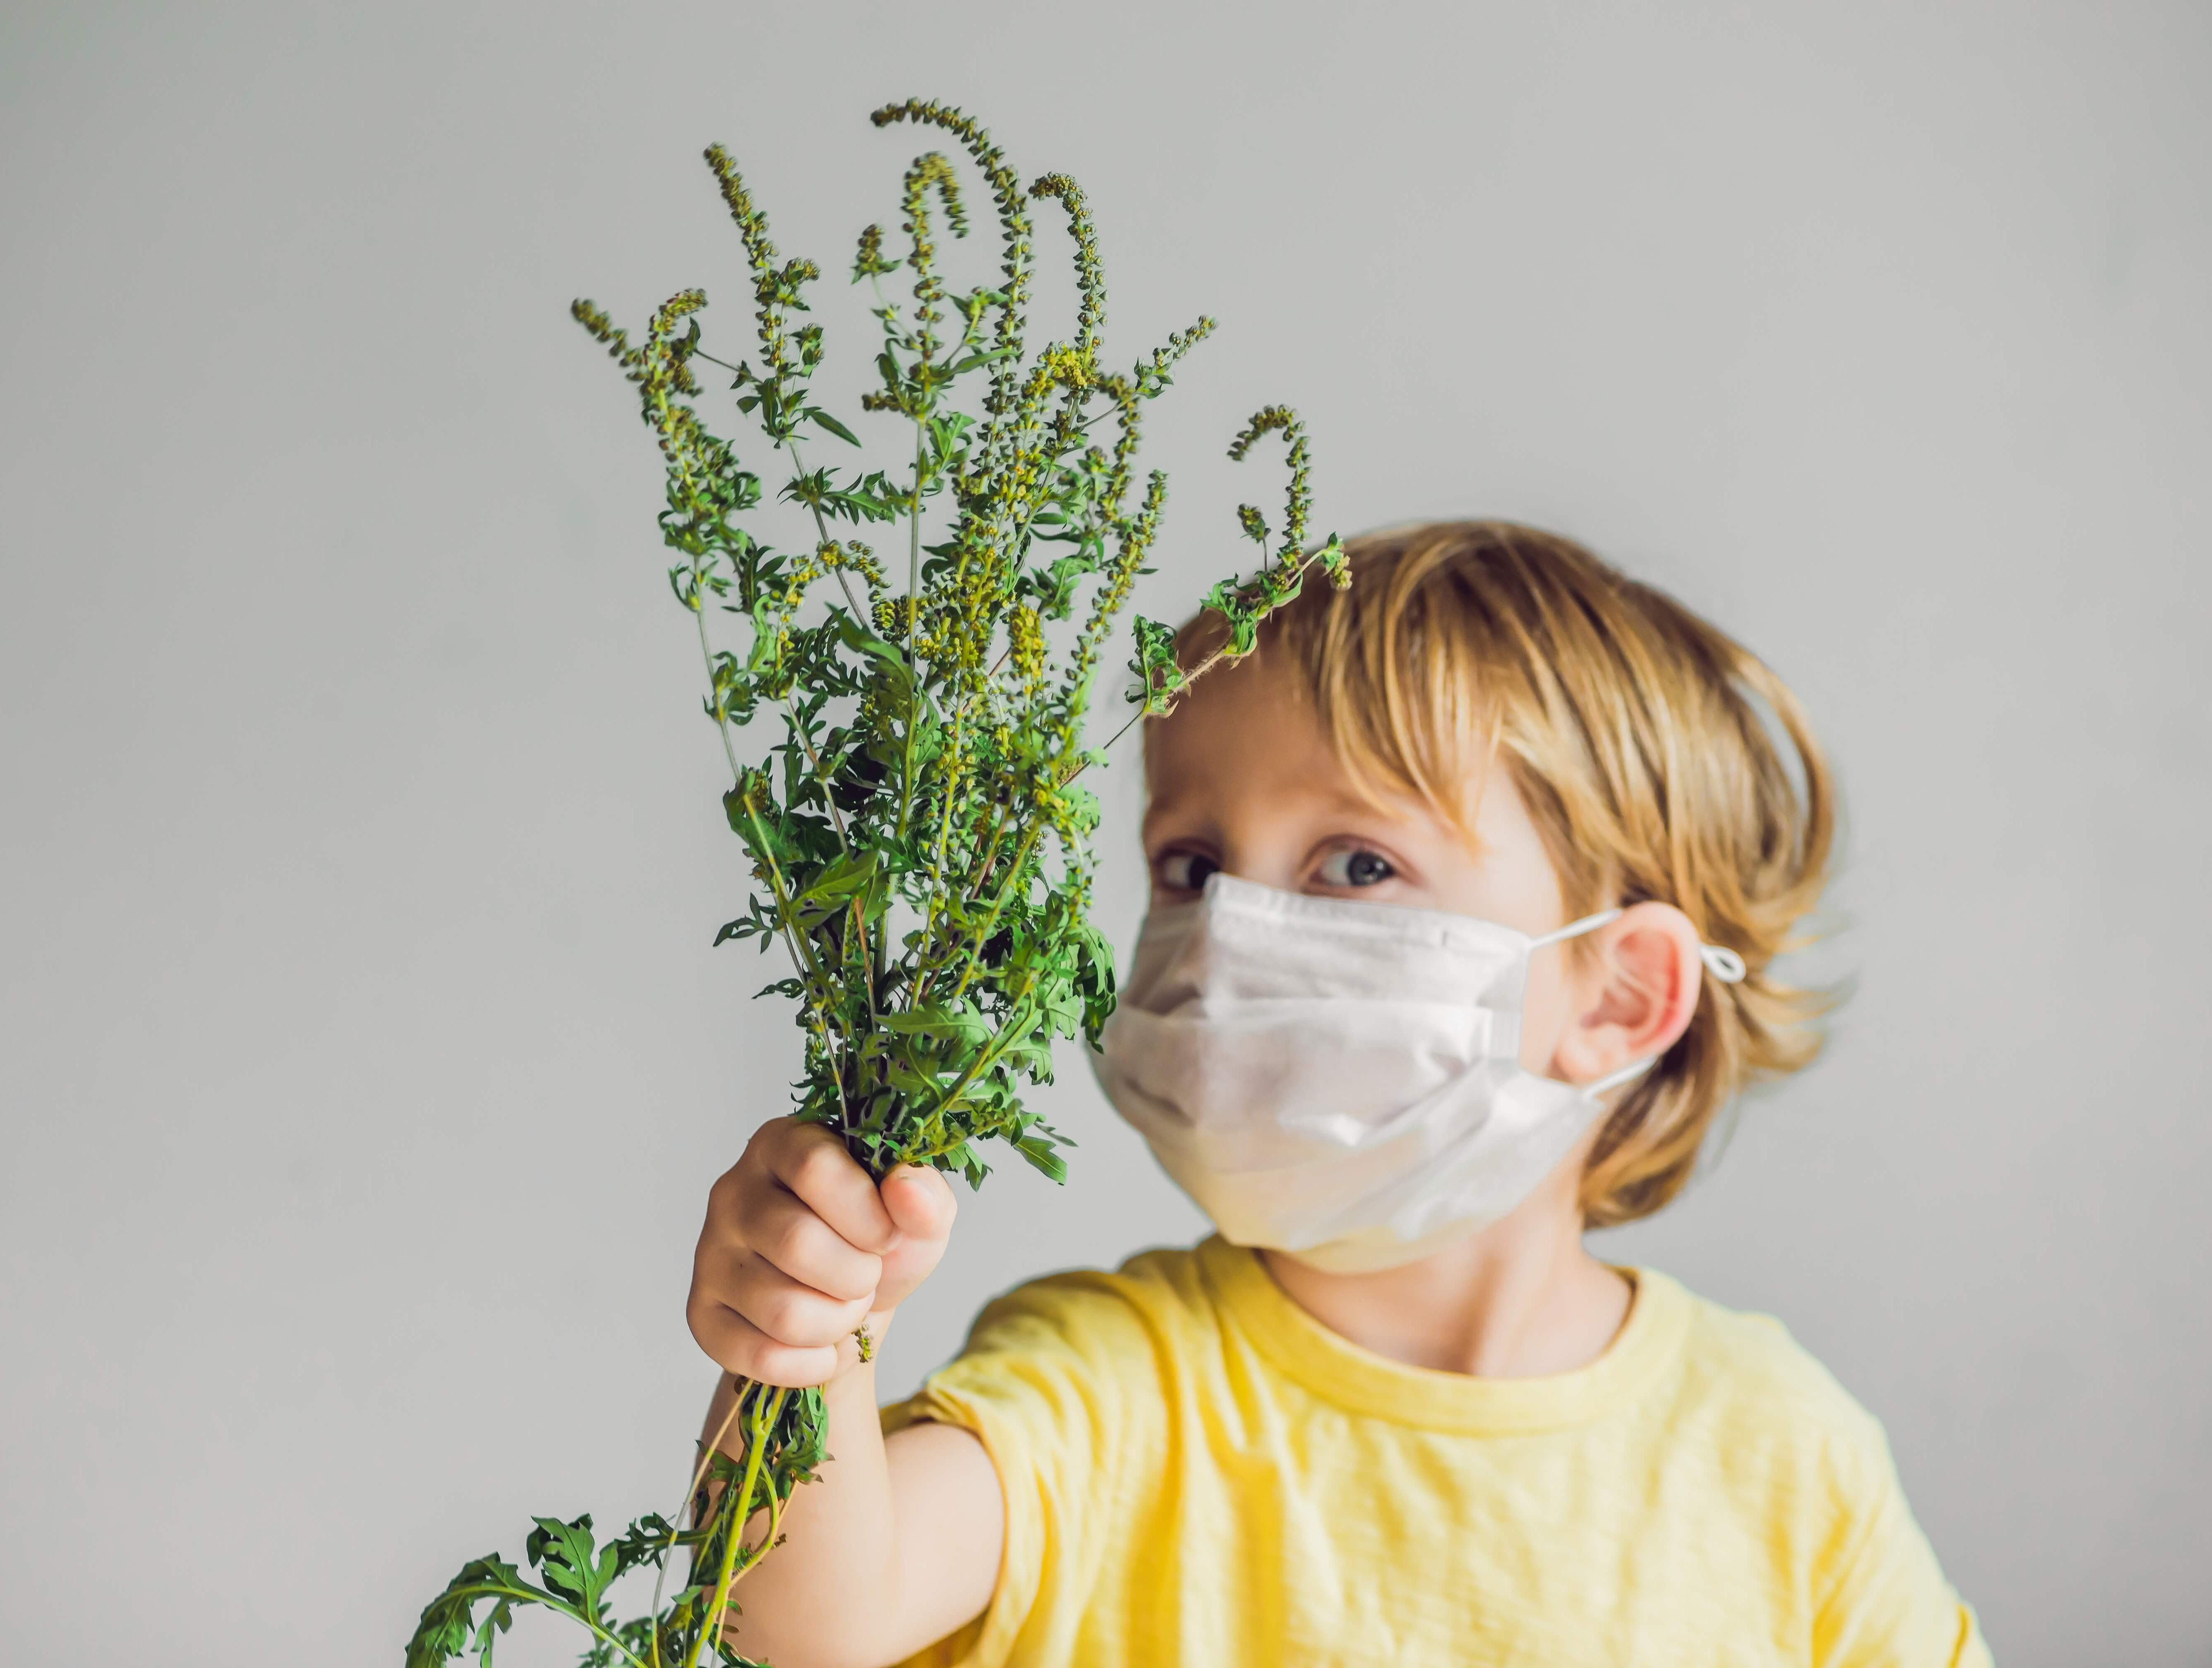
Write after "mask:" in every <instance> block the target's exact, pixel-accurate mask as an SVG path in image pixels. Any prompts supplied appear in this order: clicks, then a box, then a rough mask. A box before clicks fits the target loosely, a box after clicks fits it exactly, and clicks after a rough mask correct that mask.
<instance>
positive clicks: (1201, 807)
mask: <svg viewBox="0 0 2212 1668" xmlns="http://www.w3.org/2000/svg"><path fill="white" fill-rule="evenodd" d="M1144 731H1145V787H1146V819H1145V820H1146V825H1147V826H1148V827H1151V826H1153V825H1155V824H1157V823H1158V822H1160V821H1162V820H1163V819H1180V818H1182V817H1185V816H1191V815H1194V814H1200V813H1206V812H1211V813H1213V814H1218V815H1226V814H1235V813H1240V812H1242V811H1243V810H1279V809H1284V808H1287V807H1290V806H1293V805H1295V806H1298V807H1302V808H1305V809H1310V810H1321V811H1344V812H1353V811H1357V812H1362V813H1366V814H1369V815H1374V814H1378V813H1379V814H1381V815H1383V816H1391V817H1407V816H1421V817H1432V816H1435V814H1436V813H1435V810H1434V808H1432V807H1431V806H1430V805H1429V804H1427V803H1426V802H1425V800H1423V799H1422V798H1420V797H1419V795H1418V794H1417V793H1415V792H1413V790H1412V789H1411V788H1410V787H1407V786H1405V785H1401V784H1394V783H1391V782H1389V781H1387V780H1377V779H1375V777H1374V774H1373V773H1372V772H1368V773H1362V772H1360V771H1358V770H1356V769H1354V768H1353V767H1352V766H1351V765H1350V764H1349V763H1348V762H1347V761H1346V760H1345V758H1344V757H1343V755H1342V754H1341V753H1340V751H1339V750H1338V749H1337V746H1336V744H1335V743H1334V739H1333V738H1332V737H1331V736H1330V733H1329V730H1328V725H1326V724H1325V723H1324V722H1323V721H1322V717H1321V714H1320V713H1319V712H1318V711H1317V710H1316V707H1315V705H1314V702H1313V699H1312V696H1311V694H1310V692H1309V691H1308V689H1307V687H1306V684H1305V681H1304V677H1303V676H1301V675H1300V673H1299V671H1298V669H1297V666H1296V664H1294V663H1292V662H1291V660H1290V659H1289V658H1288V657H1286V656H1283V655H1279V654H1278V655H1274V656H1270V655H1269V654H1267V652H1266V651H1265V650H1264V649H1263V650H1262V651H1261V652H1259V653H1257V654H1255V655H1253V656H1252V657H1251V658H1249V659H1247V660H1244V661H1242V662H1239V663H1237V664H1234V665H1225V666H1221V667H1218V668H1216V669H1215V670H1213V671H1212V672H1210V673H1208V674H1207V675H1206V677H1205V678H1204V679H1202V680H1201V681H1200V682H1199V683H1197V684H1196V685H1194V687H1193V688H1192V689H1191V691H1190V692H1189V694H1188V695H1186V696H1185V698H1184V699H1183V701H1182V702H1181V703H1180V704H1179V705H1178V706H1177V707H1176V710H1175V711H1174V713H1171V714H1170V716H1168V717H1166V718H1164V719H1148V720H1147V721H1146V724H1145V725H1144ZM1467 786H1468V789H1469V791H1470V792H1472V791H1473V790H1474V787H1475V784H1474V783H1468V785H1467ZM1467 803H1468V806H1469V808H1470V809H1472V807H1473V806H1474V803H1475V802H1474V798H1469V799H1468V802H1467Z"/></svg>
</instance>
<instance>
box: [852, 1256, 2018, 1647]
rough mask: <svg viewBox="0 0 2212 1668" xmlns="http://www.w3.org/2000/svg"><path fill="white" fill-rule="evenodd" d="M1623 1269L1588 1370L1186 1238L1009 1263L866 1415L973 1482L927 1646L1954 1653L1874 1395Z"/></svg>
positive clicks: (1954, 1613) (1953, 1636)
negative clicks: (1519, 1371) (935, 1443)
mask: <svg viewBox="0 0 2212 1668" xmlns="http://www.w3.org/2000/svg"><path fill="white" fill-rule="evenodd" d="M1623 1272H1624V1273H1626V1274H1628V1275H1629V1277H1631V1278H1632V1280H1633V1281H1634V1283H1635V1285H1636V1297H1635V1300H1634V1301H1633V1302H1632V1305H1631V1307H1630V1311H1629V1316H1628V1319H1627V1322H1626V1324H1625V1325H1623V1326H1622V1328H1621V1331H1620V1335H1619V1336H1618V1337H1616V1338H1615V1339H1614V1340H1613V1343H1612V1344H1611V1345H1610V1346H1609V1347H1608V1348H1607V1350H1606V1352H1605V1353H1604V1354H1603V1355H1602V1356H1600V1357H1599V1358H1598V1359H1597V1360H1596V1361H1595V1362H1591V1363H1590V1364H1589V1366H1588V1367H1585V1368H1580V1369H1578V1370H1577V1371H1575V1372H1572V1373H1565V1374H1559V1375H1557V1376H1555V1377H1550V1378H1541V1379H1479V1378H1471V1377H1467V1376H1464V1375H1462V1374H1452V1373H1439V1372H1431V1371H1429V1370H1426V1369H1424V1368H1414V1367H1407V1366H1402V1365H1400V1364H1399V1363H1397V1362H1391V1361H1388V1360H1386V1359H1384V1358H1383V1357H1382V1356H1376V1355H1372V1354H1370V1353H1369V1352H1368V1351H1366V1350H1362V1349H1360V1348H1358V1346H1357V1345H1354V1344H1352V1343H1348V1342H1346V1340H1345V1339H1343V1338H1341V1337H1338V1336H1337V1335H1336V1334H1335V1333H1334V1332H1331V1331H1328V1329H1327V1328H1325V1327H1323V1326H1322V1325H1320V1324H1319V1323H1318V1322H1316V1321H1315V1320H1314V1319H1312V1318H1311V1317H1310V1316H1309V1315H1307V1314H1306V1313H1305V1312H1304V1310H1302V1309H1300V1308H1299V1307H1297V1305H1296V1304H1295V1303H1293V1302H1292V1301H1291V1300H1290V1299H1289V1297H1287V1296H1286V1295H1285V1294H1284V1293H1283V1291H1282V1289H1280V1288H1279V1286H1277V1285H1276V1284H1275V1282H1274V1280H1273V1277H1271V1276H1270V1275H1269V1274H1268V1273H1267V1269H1266V1266H1265V1265H1264V1264H1262V1263H1261V1260H1260V1259H1258V1257H1257V1256H1255V1254H1254V1253H1251V1252H1249V1251H1243V1250H1239V1249H1237V1248H1236V1247H1234V1246H1230V1245H1227V1244H1225V1243H1224V1242H1223V1241H1222V1240H1218V1239H1215V1240H1207V1241H1206V1243H1205V1244H1203V1245H1201V1246H1198V1247H1197V1248H1196V1249H1195V1250H1194V1251H1154V1252H1147V1253H1145V1254H1144V1255H1142V1256H1139V1257H1136V1258H1133V1259H1131V1260H1130V1261H1129V1262H1128V1263H1127V1264H1126V1265H1123V1266H1122V1268H1121V1271H1119V1272H1118V1273H1115V1274H1087V1273H1086V1274H1063V1275H1056V1276H1054V1277H1051V1278H1049V1279H1045V1280H1039V1281H1037V1282H1036V1283H1033V1284H1030V1285H1027V1286H1024V1287H1022V1288H1021V1289H1018V1290H1017V1291H1014V1292H1012V1293H1010V1294H1009V1295H1006V1296H1005V1297H1002V1298H1000V1299H999V1300H998V1301H996V1302H994V1303H993V1304H992V1305H990V1307H987V1308H986V1309H985V1310H984V1311H983V1313H982V1315H981V1318H980V1319H978V1320H977V1321H976V1323H975V1331H973V1333H972V1334H971V1335H970V1336H969V1340H968V1346H967V1349H966V1350H965V1351H964V1352H963V1354H962V1355H961V1356H960V1357H959V1358H958V1359H957V1360H956V1361H954V1362H952V1363H951V1365H950V1366H948V1367H946V1368H943V1369H942V1370H941V1371H939V1373H937V1374H934V1375H933V1377H932V1378H931V1379H930V1380H928V1382H927V1384H926V1385H924V1386H923V1387H922V1390H921V1393H920V1394H918V1395H917V1396H915V1398H913V1399H912V1400H910V1401H908V1402H904V1403H902V1404H898V1405H896V1406H894V1407H891V1408H888V1409H886V1410H884V1422H885V1428H886V1429H896V1428H899V1427H901V1426H902V1425H906V1424H909V1423H912V1422H915V1421H916V1420H923V1419H933V1420H939V1421H942V1422H945V1423H948V1424H954V1425H960V1426H964V1427H965V1428H968V1429H970V1430H972V1431H974V1432H975V1434H977V1435H978V1436H979V1437H980V1438H981V1440H982V1442H983V1445H984V1447H986V1448H987V1449H988V1450H989V1452H990V1455H991V1459H992V1460H993V1463H994V1465H996V1467H997V1469H998V1473H999V1479H1000V1487H1001V1488H1002V1489H1003V1490H1004V1491H1005V1495H1006V1552H1005V1556H1004V1561H1003V1562H1002V1564H1001V1566H1000V1571H999V1579H998V1585H997V1587H996V1589H995V1591H994V1594H993V1596H992V1599H991V1604H990V1607H989V1609H988V1610H986V1611H985V1612H984V1613H983V1615H982V1616H980V1617H979V1618H977V1620H976V1621H975V1622H974V1623H970V1624H969V1626H968V1627H966V1628H964V1629H962V1630H961V1631H960V1632H958V1633H957V1634H955V1635H952V1636H951V1638H949V1639H946V1640H944V1641H939V1643H938V1644H937V1645H936V1646H934V1647H931V1648H930V1649H929V1650H927V1651H925V1652H924V1653H921V1655H920V1656H919V1657H917V1658H915V1659H914V1660H915V1663H916V1664H927V1665H937V1668H950V1665H954V1664H959V1665H963V1668H964V1665H976V1668H996V1665H999V1664H1019V1665H1024V1668H1030V1665H1035V1668H1044V1665H1052V1668H1063V1665H1064V1668H1108V1665H1114V1668H1122V1665H1131V1668H1134V1665H1142V1668H1177V1665H1188V1668H1295V1665H1304V1664H1323V1663H1326V1664H1346V1665H1349V1664H1375V1665H1378V1668H1379V1665H1384V1664H1387V1665H1389V1668H1425V1665H1430V1664H1437V1665H1442V1664H1452V1665H1475V1664H1480V1665H1492V1664H1498V1665H1504V1664H1516V1665H1518V1664H1526V1665H1543V1668H1573V1665H1582V1664H1589V1665H1604V1668H1627V1665H1641V1664H1653V1665H1665V1668H1677V1665H1680V1668H1692V1665H1694V1668H1734V1665H1739V1664H1741V1665H1751V1664H1760V1665H1765V1664H1783V1663H1787V1664H1817V1665H1820V1668H1844V1665H1850V1668H1862V1665H1874V1664H1882V1665H1892V1664H1895V1665H1905V1664H1911V1665H1920V1668H1949V1665H1961V1668H1966V1665H1986V1664H1987V1663H1988V1662H1989V1653H1988V1650H1987V1648H1986V1647H1985V1646H1984V1644H1983V1643H1982V1641H1981V1636H1980V1635H1979V1633H1978V1629H1976V1627H1975V1623H1974V1618H1973V1614H1972V1611H1971V1610H1969V1609H1968V1608H1967V1607H1966V1605H1964V1604H1961V1603H1960V1599H1959V1597H1958V1595H1957V1594H1956V1593H1955V1592H1953V1591H1952V1589H1951V1588H1950V1586H1948V1584H1947V1583H1946V1582H1945V1580H1944V1579H1943V1575H1942V1571H1941V1570H1940V1569H1939V1568H1937V1566H1936V1556H1935V1554H1934V1552H1933V1551H1932V1550H1930V1549H1929V1544H1928V1542H1927V1540H1926V1538H1924V1537H1923V1535H1922V1534H1921V1532H1920V1530H1919V1528H1918V1527H1917V1525H1915V1524H1914V1522H1913V1520H1912V1517H1911V1513H1910V1511H1909V1510H1908V1509H1907V1508H1906V1506H1905V1497H1904V1495H1903V1494H1902V1492H1901V1491H1900V1490H1899V1486H1898V1481H1897V1475H1896V1471H1895V1469H1894V1467H1893V1465H1892V1464H1891V1461H1890V1456H1889V1450H1888V1447H1887V1443H1886V1442H1885V1441H1884V1440H1883V1437H1882V1433H1881V1426H1880V1425H1878V1424H1877V1423H1876V1422H1875V1420H1874V1419H1873V1417H1872V1416H1870V1415H1869V1414H1868V1413H1866V1412H1865V1411H1864V1410H1862V1409H1861V1408H1860V1407H1859V1406H1858V1405H1857V1403H1855V1402H1853V1401H1852V1400H1851V1398H1850V1396H1849V1395H1848V1394H1847V1393H1846V1392H1844V1390H1843V1388H1842V1387H1841V1386H1838V1384H1837V1383H1836V1381H1835V1380H1833V1379H1832V1378H1831V1377H1830V1376H1829V1375H1828V1374H1827V1373H1826V1370H1825V1369H1823V1368H1821V1366H1820V1363H1819V1362H1815V1361H1814V1359H1813V1358H1812V1357H1811V1356H1808V1355H1807V1354H1806V1353H1805V1352H1804V1350H1802V1349H1800V1348H1799V1347H1798V1346H1797V1345H1796V1343H1794V1342H1792V1341H1791V1339H1790V1335H1789V1334H1788V1333H1787V1332H1786V1331H1784V1329H1783V1327H1782V1326H1781V1325H1780V1323H1778V1322H1777V1321H1774V1320H1772V1319H1768V1318H1766V1317H1765V1316H1763V1315H1747V1314H1737V1313H1733V1312H1731V1311H1729V1310H1727V1309H1723V1308H1722V1307H1719V1306H1717V1305H1716V1304H1712V1303H1708V1302H1706V1301H1704V1300H1702V1299H1700V1298H1697V1297H1693V1296H1692V1295H1690V1294H1689V1293H1688V1292H1687V1291H1686V1290H1684V1289H1683V1288H1682V1287H1681V1286H1680V1285H1678V1284H1677V1283H1675V1282H1674V1281H1673V1280H1670V1279H1668V1277H1666V1276H1665V1275H1662V1274H1656V1273H1653V1272H1651V1271H1649V1270H1624V1271H1623Z"/></svg>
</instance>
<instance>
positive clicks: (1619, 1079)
mask: <svg viewBox="0 0 2212 1668" xmlns="http://www.w3.org/2000/svg"><path fill="white" fill-rule="evenodd" d="M1656 1064H1659V1062H1658V1060H1657V1058H1656V1057H1655V1058H1651V1059H1648V1060H1638V1061H1637V1062H1636V1063H1635V1064H1632V1065H1624V1066H1622V1067H1621V1068H1620V1071H1615V1072H1613V1073H1612V1074H1610V1075H1609V1076H1607V1077H1600V1078H1599V1079H1598V1080H1597V1081H1596V1082H1595V1083H1584V1084H1583V1099H1584V1100H1585V1101H1595V1100H1596V1099H1597V1097H1598V1096H1599V1095H1602V1094H1604V1093H1605V1092H1606V1090H1607V1089H1619V1088H1620V1086H1621V1085H1622V1084H1623V1083H1627V1082H1628V1081H1630V1080H1631V1079H1632V1078H1635V1077H1642V1076H1643V1075H1644V1073H1645V1072H1647V1071H1650V1069H1651V1068H1652V1067H1653V1066H1655V1065H1656Z"/></svg>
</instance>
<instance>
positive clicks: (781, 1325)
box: [706, 1252, 875, 1350]
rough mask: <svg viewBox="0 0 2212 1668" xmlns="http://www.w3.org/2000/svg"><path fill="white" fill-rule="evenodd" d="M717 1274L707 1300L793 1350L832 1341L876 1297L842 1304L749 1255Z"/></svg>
mask: <svg viewBox="0 0 2212 1668" xmlns="http://www.w3.org/2000/svg"><path fill="white" fill-rule="evenodd" d="M718 1274H719V1277H718V1278H716V1279H714V1280H712V1281H710V1282H709V1283H708V1285H707V1287H706V1290H707V1293H708V1296H710V1297H711V1298H712V1299H713V1300H714V1301H716V1302H719V1303H720V1304H721V1305H722V1306H723V1307H725V1308H729V1309H733V1310H735V1311H736V1312H737V1313H739V1314H741V1315H743V1316H744V1318H745V1319H747V1320H750V1321H751V1322H752V1324H753V1325H756V1326H757V1327H758V1328H759V1329H760V1330H761V1331H763V1332H764V1333H765V1334H767V1336H768V1337H770V1338H771V1339H773V1340H774V1341H775V1342H776V1343H786V1344H789V1345H791V1346H792V1347H793V1348H794V1349H801V1350H805V1349H812V1348H815V1347H817V1346H818V1345H821V1344H825V1343H836V1341H837V1340H838V1339H839V1338H841V1337H845V1336H846V1335H847V1334H848V1333H849V1332H851V1331H852V1330H853V1329H854V1327H855V1326H858V1325H860V1323H861V1322H862V1321H863V1320H865V1319H867V1318H868V1309H869V1306H870V1305H871V1303H872V1301H874V1297H875V1294H874V1293H873V1292H864V1293H862V1294H861V1295H860V1296H859V1297H856V1298H850V1299H847V1300H843V1301H840V1300H839V1299H836V1298H834V1297H824V1296H823V1295H822V1294H821V1293H820V1292H818V1291H816V1290H815V1289H813V1288H812V1287H811V1286H805V1285H801V1284H800V1283H799V1282H798V1281H796V1280H794V1279H793V1278H792V1277H790V1276H789V1275H787V1274H786V1273H784V1272H783V1271H781V1269H778V1268H776V1267H775V1266H774V1265H771V1264H770V1263H769V1261H768V1259H765V1258H763V1257H758V1256H756V1255H754V1254H752V1253H750V1252H740V1253H738V1255H737V1257H736V1258H735V1259H733V1260H732V1265H731V1266H730V1267H728V1268H726V1269H723V1270H720V1271H718Z"/></svg>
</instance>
